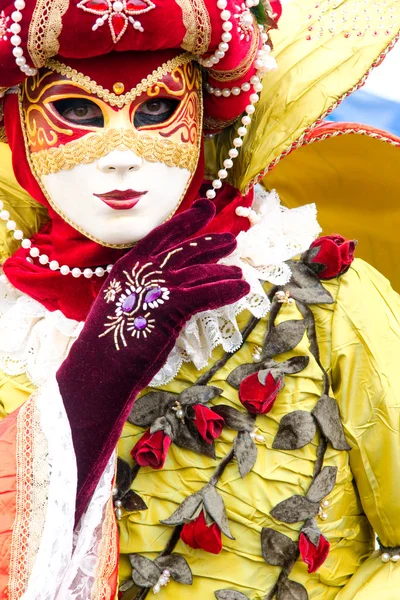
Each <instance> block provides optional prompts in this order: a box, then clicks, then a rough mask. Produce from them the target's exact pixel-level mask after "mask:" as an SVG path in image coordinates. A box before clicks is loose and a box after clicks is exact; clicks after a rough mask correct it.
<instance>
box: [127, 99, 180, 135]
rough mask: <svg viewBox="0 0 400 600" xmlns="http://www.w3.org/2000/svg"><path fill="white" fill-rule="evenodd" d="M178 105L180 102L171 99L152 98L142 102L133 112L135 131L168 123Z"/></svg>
mask: <svg viewBox="0 0 400 600" xmlns="http://www.w3.org/2000/svg"><path fill="white" fill-rule="evenodd" d="M179 104H180V101H179V100H174V99H173V98H153V99H152V100H147V101H146V102H143V103H142V104H140V105H139V106H138V108H137V109H136V111H135V116H134V125H135V127H136V129H139V128H140V127H146V126H149V125H157V124H159V123H164V122H165V121H168V119H169V118H170V117H172V115H173V114H174V112H175V111H176V108H177V106H178V105H179Z"/></svg>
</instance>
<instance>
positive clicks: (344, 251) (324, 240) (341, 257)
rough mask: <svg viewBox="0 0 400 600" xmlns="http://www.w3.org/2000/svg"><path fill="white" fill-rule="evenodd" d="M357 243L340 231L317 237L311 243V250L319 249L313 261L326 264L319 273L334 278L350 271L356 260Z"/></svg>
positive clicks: (320, 275) (323, 276)
mask: <svg viewBox="0 0 400 600" xmlns="http://www.w3.org/2000/svg"><path fill="white" fill-rule="evenodd" d="M356 245H357V242H356V241H355V240H346V238H344V237H343V236H341V235H339V234H338V233H334V234H332V235H326V236H323V237H320V238H318V239H316V240H315V241H314V242H313V243H312V244H311V246H310V250H313V249H317V250H318V254H317V255H316V256H315V257H314V259H313V260H312V262H314V263H320V264H321V265H324V268H323V270H322V271H320V272H319V273H318V275H319V277H320V278H321V279H333V278H334V277H339V275H343V273H345V272H346V271H348V269H349V268H350V266H351V263H352V262H353V261H354V251H355V249H356Z"/></svg>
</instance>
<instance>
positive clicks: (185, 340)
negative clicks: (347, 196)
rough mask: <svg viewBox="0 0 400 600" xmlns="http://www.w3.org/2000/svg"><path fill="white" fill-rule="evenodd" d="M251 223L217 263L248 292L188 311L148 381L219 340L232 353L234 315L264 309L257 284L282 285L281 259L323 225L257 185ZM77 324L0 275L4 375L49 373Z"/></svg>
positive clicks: (201, 359) (236, 341) (202, 361)
mask: <svg viewBox="0 0 400 600" xmlns="http://www.w3.org/2000/svg"><path fill="white" fill-rule="evenodd" d="M253 214H255V215H256V217H257V218H256V221H257V222H256V223H255V224H254V225H253V226H252V227H250V229H249V230H248V231H246V232H242V233H240V234H239V235H238V237H237V242H238V245H237V249H236V250H235V251H234V252H233V253H232V254H231V255H230V256H228V257H227V258H225V259H223V261H221V262H222V263H223V264H226V265H236V266H239V267H240V268H241V269H242V271H243V276H244V279H245V280H246V281H247V282H248V283H249V284H250V287H251V292H250V294H249V295H248V296H247V297H246V298H243V299H242V300H240V301H239V302H236V303H234V304H231V305H227V306H224V307H222V308H220V309H217V310H213V311H207V312H204V313H199V314H197V315H195V316H193V317H192V318H191V319H190V321H189V322H188V323H187V324H186V325H185V327H184V329H183V330H182V332H181V334H180V336H179V339H178V340H177V343H176V345H175V347H174V349H173V350H172V352H171V353H170V355H169V357H168V360H167V362H166V363H165V365H164V366H163V368H162V369H161V370H160V371H159V373H158V374H157V375H156V377H155V378H154V379H153V381H152V382H151V384H152V385H163V384H165V383H168V382H169V381H171V380H172V379H173V378H174V377H175V376H176V375H177V373H178V372H179V370H180V368H181V366H182V364H183V363H184V362H193V364H194V365H195V367H196V368H197V369H201V368H203V367H204V366H205V365H206V364H207V363H208V361H209V359H210V357H211V353H212V351H213V349H214V348H216V347H217V346H219V345H221V346H222V347H223V349H224V350H225V351H226V352H234V351H235V350H237V349H238V348H239V347H240V346H241V344H242V341H243V340H242V336H241V334H240V331H239V326H238V324H237V316H238V315H239V314H240V313H241V312H243V311H244V310H248V311H249V312H250V313H251V314H252V315H254V316H255V317H257V318H261V317H263V316H264V315H266V314H267V313H268V311H269V308H270V302H269V300H268V298H267V296H266V294H265V292H264V289H263V286H262V283H263V282H269V283H271V284H273V285H285V284H286V283H287V282H288V281H289V280H290V277H291V271H290V268H289V266H288V265H287V264H285V261H288V260H289V259H291V258H294V257H295V256H296V255H298V254H300V253H302V252H304V251H305V250H307V249H308V248H309V246H310V244H311V243H312V242H313V240H314V239H315V238H316V237H317V236H318V234H319V233H320V231H321V228H320V226H319V225H318V221H317V217H316V215H317V211H316V207H315V205H314V204H308V205H306V206H302V207H300V208H295V209H288V208H285V207H283V206H281V204H280V201H279V196H278V194H277V193H276V192H275V191H272V192H269V193H268V192H265V191H264V190H263V189H262V188H261V187H260V186H257V189H256V194H255V200H254V204H253ZM82 327H83V323H79V322H78V321H73V320H71V319H67V318H66V317H65V316H64V315H63V314H62V313H61V312H60V311H55V312H49V311H48V310H47V309H46V308H44V307H43V306H42V305H41V304H40V303H39V302H36V301H35V300H33V299H32V298H29V297H28V296H26V295H25V294H22V293H21V292H19V291H17V290H16V289H15V288H13V286H11V285H10V283H9V282H8V281H7V279H6V277H5V276H4V275H3V276H1V277H0V370H2V371H3V372H5V373H6V374H8V375H20V374H22V373H26V374H27V376H28V378H29V379H30V380H31V381H32V383H34V384H35V385H37V386H39V385H42V384H43V383H44V382H45V381H46V380H47V379H48V377H49V376H51V375H54V374H55V372H56V371H57V369H58V367H59V366H60V364H61V363H62V362H63V360H64V359H65V357H66V356H67V354H68V351H69V348H70V347H71V345H72V344H73V342H74V341H75V340H76V338H77V337H78V335H79V333H80V332H81V330H82Z"/></svg>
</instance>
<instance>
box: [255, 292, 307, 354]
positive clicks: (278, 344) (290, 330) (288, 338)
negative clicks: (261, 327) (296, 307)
mask: <svg viewBox="0 0 400 600" xmlns="http://www.w3.org/2000/svg"><path fill="white" fill-rule="evenodd" d="M285 289H286V288H285ZM305 330H306V322H305V321H304V319H293V320H291V321H284V322H283V323H280V324H279V325H277V326H276V327H275V326H274V327H272V329H271V331H270V332H269V334H268V336H267V338H266V340H265V345H264V350H263V355H265V356H276V355H278V354H282V353H283V352H289V351H290V350H293V348H296V346H298V344H299V343H300V342H301V340H302V338H303V335H304V332H305Z"/></svg>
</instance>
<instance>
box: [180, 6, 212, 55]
mask: <svg viewBox="0 0 400 600" xmlns="http://www.w3.org/2000/svg"><path fill="white" fill-rule="evenodd" d="M176 3H177V4H178V6H179V7H180V8H181V10H182V19H183V24H184V26H185V28H186V35H185V37H184V39H183V43H182V48H184V50H187V51H188V52H193V53H194V54H196V55H202V54H205V53H206V52H207V50H208V48H209V46H210V43H211V32H212V30H211V21H210V15H209V14H208V10H207V7H206V5H205V4H204V0H176Z"/></svg>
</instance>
